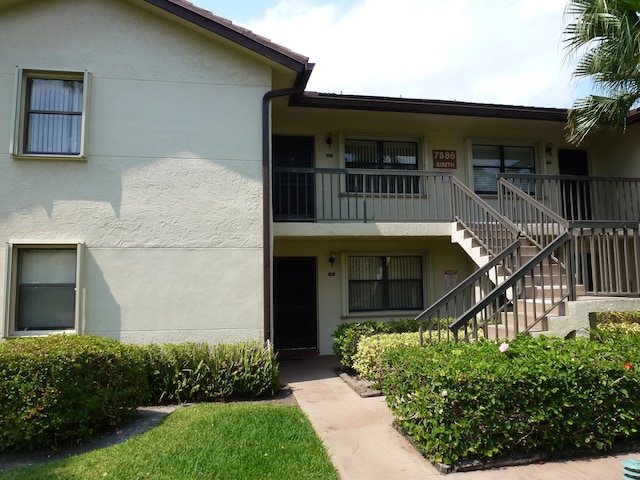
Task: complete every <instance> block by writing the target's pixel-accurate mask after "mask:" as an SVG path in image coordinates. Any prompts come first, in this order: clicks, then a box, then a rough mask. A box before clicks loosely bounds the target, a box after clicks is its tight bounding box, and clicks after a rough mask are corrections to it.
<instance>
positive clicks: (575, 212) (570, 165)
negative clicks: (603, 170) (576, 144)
mask: <svg viewBox="0 0 640 480" xmlns="http://www.w3.org/2000/svg"><path fill="white" fill-rule="evenodd" d="M558 170H559V172H560V175H567V176H568V177H577V176H585V177H586V176H588V175H589V160H588V157H587V151H586V150H579V149H568V148H559V149H558ZM560 189H561V200H562V210H563V211H562V214H563V216H564V218H566V219H567V220H591V211H592V209H591V195H590V192H589V183H588V181H587V179H586V178H584V179H578V178H568V179H567V180H563V181H561V182H560Z"/></svg>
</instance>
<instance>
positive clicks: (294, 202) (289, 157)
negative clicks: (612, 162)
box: [273, 135, 315, 222]
mask: <svg viewBox="0 0 640 480" xmlns="http://www.w3.org/2000/svg"><path fill="white" fill-rule="evenodd" d="M313 144H314V139H313V137H298V136H290V135H274V137H273V167H274V168H273V219H274V220H276V221H280V222H293V221H313V219H314V218H315V178H314V174H313V172H312V171H311V169H312V168H313V164H314V160H313V158H314V153H313V151H314V149H313Z"/></svg>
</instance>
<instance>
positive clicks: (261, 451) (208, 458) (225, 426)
mask: <svg viewBox="0 0 640 480" xmlns="http://www.w3.org/2000/svg"><path fill="white" fill-rule="evenodd" d="M33 478H38V479H39V480H61V479H64V480H76V479H77V480H92V479H100V480H105V479H109V480H113V479H127V480H147V479H149V480H182V479H184V480H187V479H188V480H198V479H225V480H233V479H243V480H250V479H260V480H267V479H274V480H275V479H277V480H281V479H283V478H287V479H289V478H290V479H301V480H302V479H323V480H324V479H337V478H338V476H337V473H336V471H335V469H334V467H333V465H332V464H331V461H330V460H329V456H328V454H327V452H326V450H325V448H324V446H323V445H322V443H321V442H320V440H319V439H318V437H317V436H316V434H315V432H314V431H313V428H312V427H311V424H310V423H309V421H308V420H307V418H306V417H305V415H304V414H303V413H302V411H301V410H300V409H299V408H298V407H295V406H285V405H274V404H259V403H251V404H249V403H232V404H200V405H195V406H190V407H186V408H181V409H178V410H176V411H175V412H174V413H172V414H171V415H169V416H168V417H167V419H166V420H165V421H164V422H163V423H162V424H161V425H160V426H158V427H156V428H154V429H152V430H150V431H148V432H146V433H144V434H142V435H140V436H137V437H134V438H132V439H130V440H128V441H126V442H123V443H121V444H119V445H115V446H113V447H109V448H105V449H102V450H96V451H93V452H90V453H86V454H84V455H79V456H77V457H71V458H68V459H65V460H61V461H56V462H52V463H48V464H45V465H41V466H38V467H30V468H21V469H18V470H11V471H8V472H4V473H0V479H2V480H23V479H33Z"/></svg>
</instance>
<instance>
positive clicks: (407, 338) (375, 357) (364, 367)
mask: <svg viewBox="0 0 640 480" xmlns="http://www.w3.org/2000/svg"><path fill="white" fill-rule="evenodd" d="M419 343H420V335H419V334H418V333H417V332H408V333H381V334H378V335H373V336H370V337H362V338H361V339H360V341H359V342H358V350H357V352H356V354H355V355H354V357H353V368H354V370H355V371H356V372H357V373H358V375H359V376H360V378H363V379H365V380H371V381H374V382H379V381H380V380H381V379H382V376H383V375H384V370H383V366H382V361H383V359H384V356H385V354H386V353H387V352H388V351H390V350H393V349H395V348H402V347H413V346H416V345H419Z"/></svg>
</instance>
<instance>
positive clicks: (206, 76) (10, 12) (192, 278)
mask: <svg viewBox="0 0 640 480" xmlns="http://www.w3.org/2000/svg"><path fill="white" fill-rule="evenodd" d="M138 3H140V4H141V3H142V2H121V1H116V0H83V1H81V2H79V1H71V0H57V1H55V2H51V1H37V0H29V1H28V2H27V1H25V2H20V3H18V4H15V5H10V6H8V7H6V8H2V7H0V45H2V48H0V107H1V108H0V192H2V201H1V202H0V245H2V248H3V249H4V246H5V245H6V243H7V242H9V241H13V240H38V241H51V242H55V241H56V240H68V239H72V240H82V241H84V242H85V244H86V250H85V253H86V258H85V265H84V268H85V271H84V275H85V282H84V292H83V294H84V295H85V296H86V301H85V311H84V312H83V321H84V331H85V333H98V334H101V335H107V336H111V337H115V338H122V339H124V340H128V341H136V342H138V341H143V342H146V341H180V340H210V341H218V340H239V339H245V338H254V339H259V338H261V336H262V305H263V298H262V221H261V216H262V183H261V161H262V158H261V156H262V151H261V111H260V108H261V99H262V96H263V95H264V93H265V92H266V91H268V90H269V89H270V88H271V87H270V83H271V69H270V68H269V67H268V66H267V65H265V64H263V63H259V62H258V61H256V60H255V59H251V57H249V56H247V55H245V54H243V53H241V52H239V51H237V50H234V49H231V48H229V47H228V46H225V45H223V44H222V43H219V42H217V41H216V40H215V39H214V38H212V37H211V36H204V35H201V34H200V33H197V32H194V31H191V30H188V29H187V28H185V27H184V26H181V25H178V24H175V23H173V22H170V21H168V20H167V19H165V18H164V17H161V16H156V15H154V14H150V13H149V11H147V10H142V9H140V8H138V7H136V6H135V5H136V4H138ZM0 5H2V3H0ZM151 11H153V10H151ZM35 33H37V34H35ZM16 66H20V67H22V68H27V69H51V70H71V71H84V70H88V71H89V72H90V74H91V89H90V109H89V115H88V131H87V132H88V135H87V140H86V151H87V159H86V161H68V162H64V161H51V160H16V159H14V158H13V157H12V156H11V155H10V154H9V152H10V141H11V130H12V124H13V117H12V109H13V108H12V107H13V103H14V100H13V95H14V83H15V77H16ZM3 251H4V250H3ZM2 258H3V261H2V262H1V263H0V283H2V282H4V278H5V276H6V272H5V267H6V265H5V261H4V255H3V257H2ZM5 327H6V326H5ZM5 329H6V328H5ZM3 333H4V334H6V333H7V332H6V331H5V332H3Z"/></svg>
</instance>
